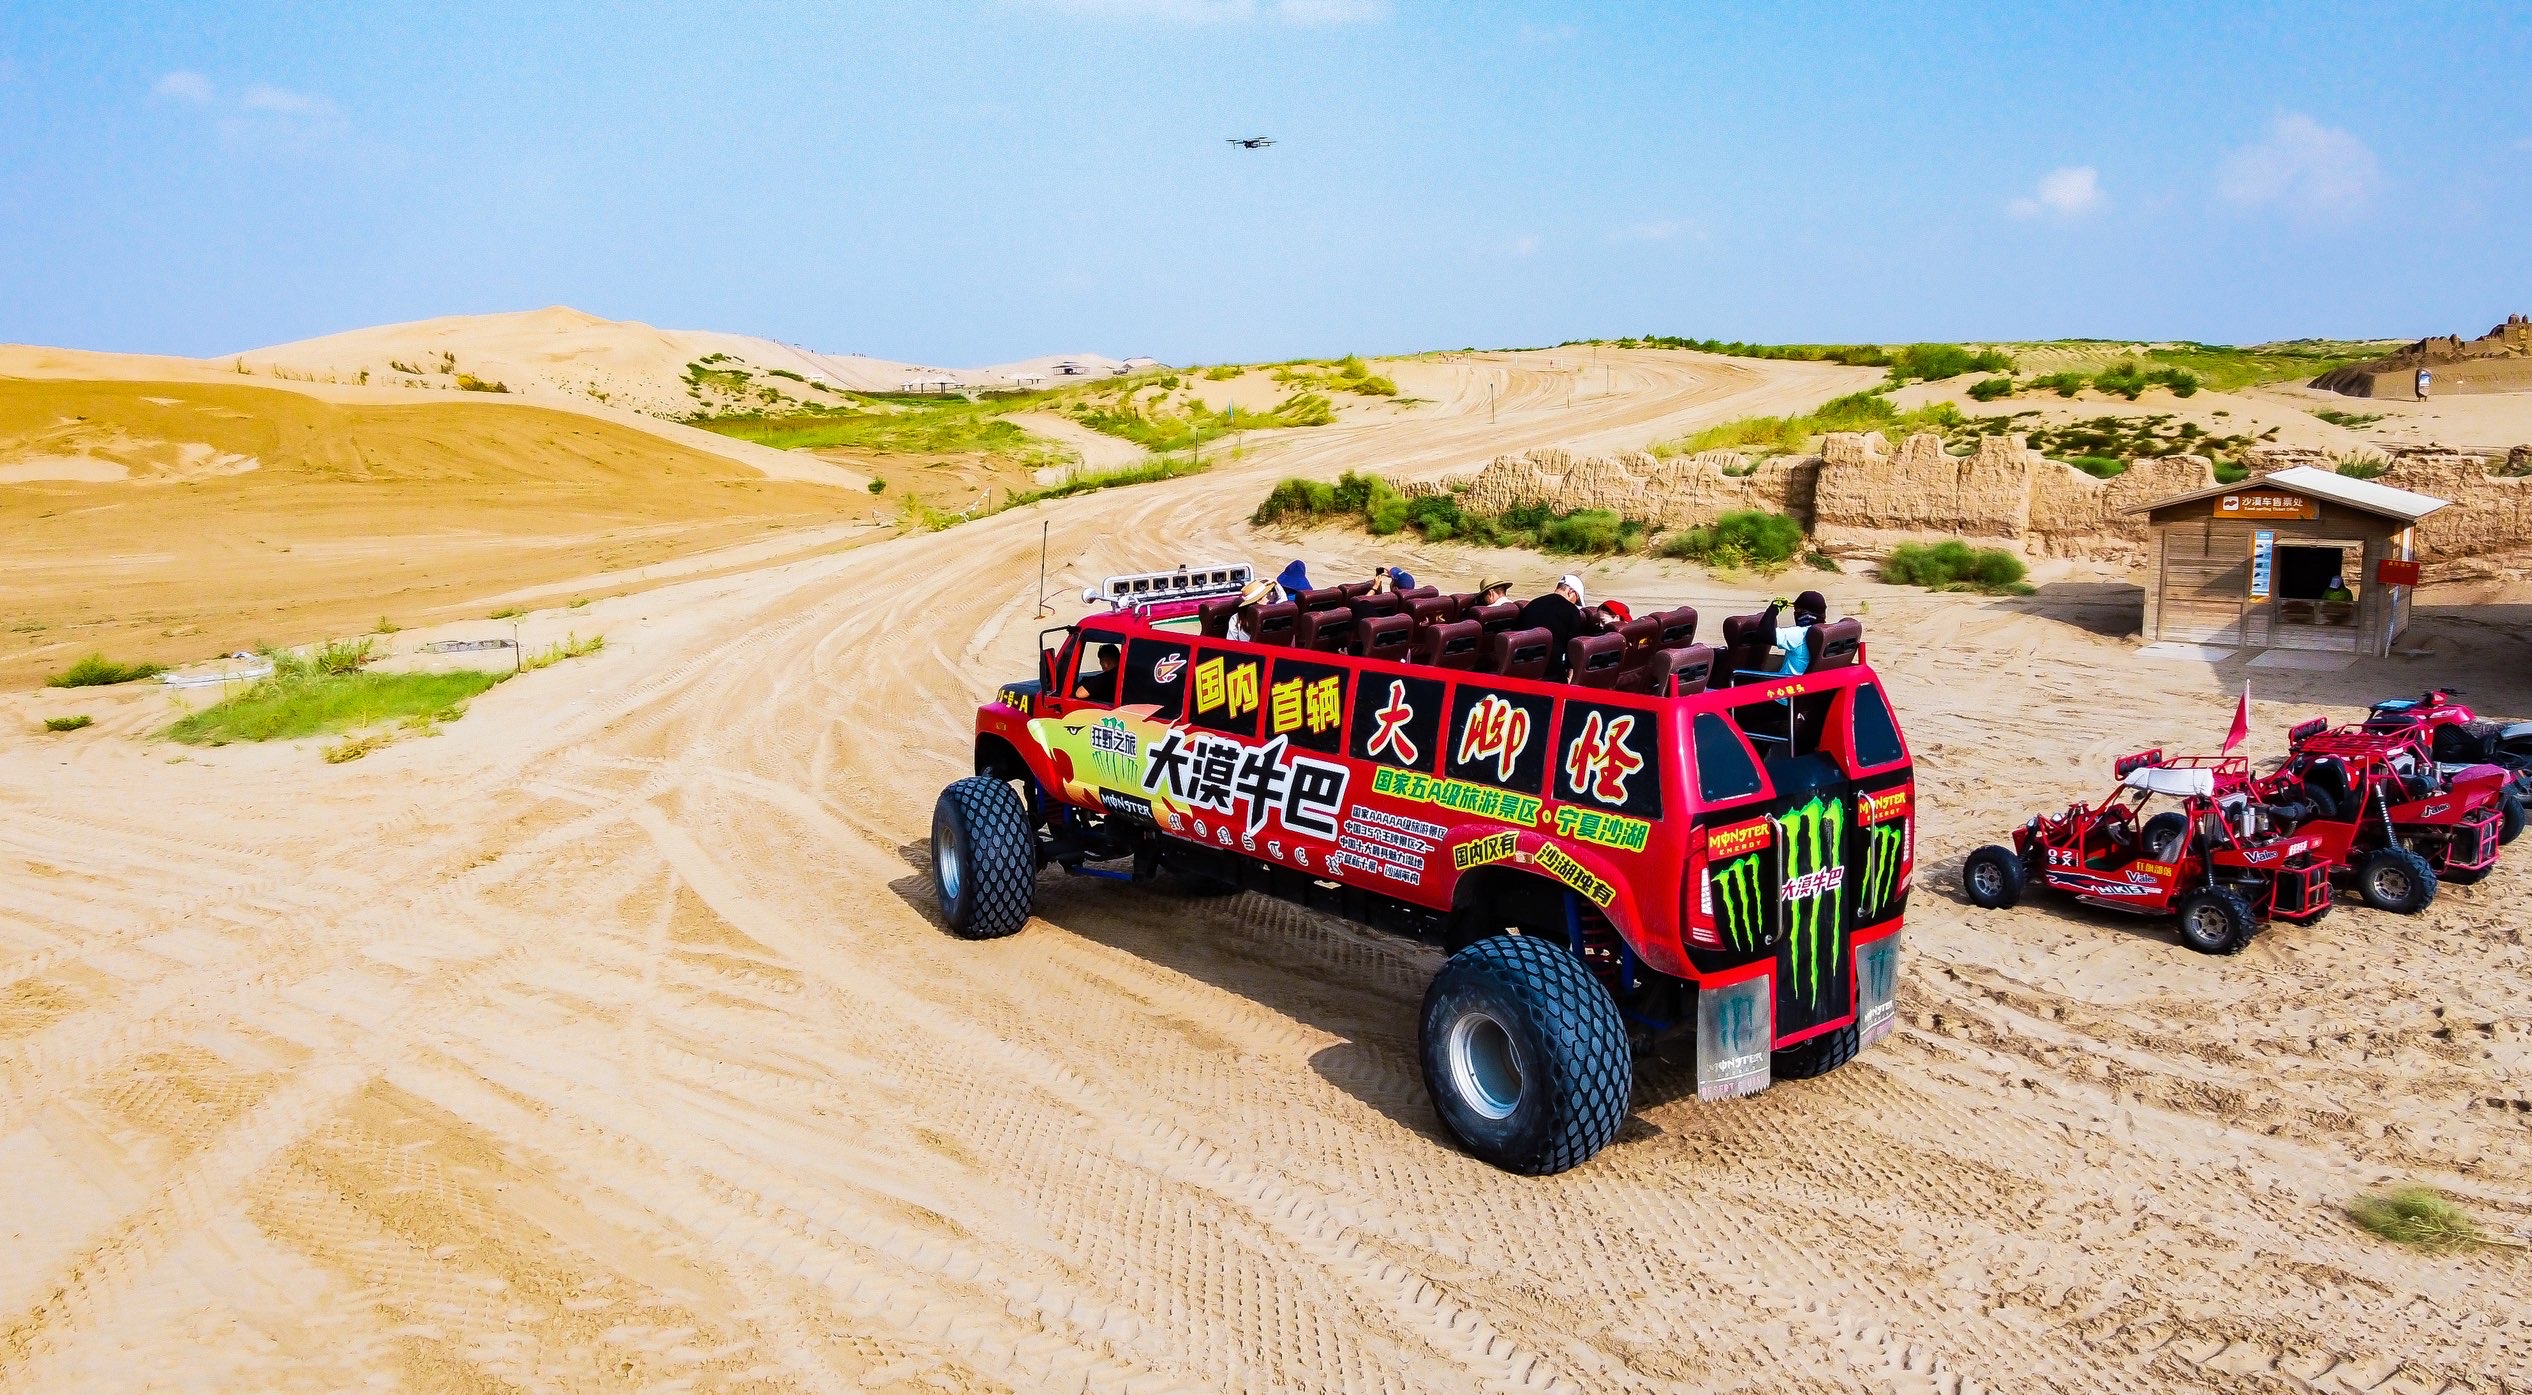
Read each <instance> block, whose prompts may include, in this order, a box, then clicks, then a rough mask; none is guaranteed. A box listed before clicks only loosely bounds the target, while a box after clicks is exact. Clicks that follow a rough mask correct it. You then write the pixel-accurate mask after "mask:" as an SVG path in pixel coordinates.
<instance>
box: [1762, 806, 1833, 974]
mask: <svg viewBox="0 0 2532 1395" xmlns="http://www.w3.org/2000/svg"><path fill="white" fill-rule="evenodd" d="M1776 828H1777V833H1778V836H1779V837H1780V838H1782V839H1783V840H1784V841H1783V842H1782V843H1781V844H1780V846H1781V847H1782V848H1783V849H1784V857H1785V881H1784V885H1783V886H1782V887H1781V888H1780V889H1779V892H1778V895H1779V896H1780V897H1781V898H1782V900H1783V901H1784V906H1785V939H1786V949H1787V955H1788V962H1787V965H1786V968H1787V970H1788V973H1789V976H1790V977H1791V978H1792V980H1793V982H1795V983H1796V984H1799V985H1800V986H1801V988H1802V996H1803V998H1804V999H1805V1000H1806V1001H1808V1002H1809V1003H1811V1004H1812V1005H1813V1006H1814V1007H1817V1006H1818V1005H1819V1002H1820V995H1821V992H1822V991H1823V989H1824V988H1826V987H1827V986H1828V984H1833V983H1835V982H1836V980H1837V972H1836V969H1835V968H1834V967H1833V966H1834V965H1836V964H1837V963H1838V962H1839V956H1840V955H1841V954H1842V953H1843V952H1844V950H1845V947H1846V946H1845V931H1844V914H1843V913H1844V911H1845V909H1846V801H1844V800H1842V799H1827V800H1824V799H1821V798H1820V797H1819V796H1817V795H1814V796H1812V799H1811V802H1810V803H1808V804H1805V805H1803V806H1802V807H1801V808H1799V809H1796V810H1794V811H1793V812H1792V813H1790V814H1787V815H1785V816H1784V817H1783V818H1781V819H1778V820H1777V821H1776ZM1823 970H1827V973H1826V978H1827V981H1828V982H1827V983H1823V982H1822V978H1823V973H1822V971H1823Z"/></svg>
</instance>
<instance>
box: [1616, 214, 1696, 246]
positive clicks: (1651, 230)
mask: <svg viewBox="0 0 2532 1395" xmlns="http://www.w3.org/2000/svg"><path fill="white" fill-rule="evenodd" d="M1704 234H1705V229H1704V228H1702V227H1700V226H1698V225H1697V224H1695V223H1693V222H1690V221H1689V220H1688V219H1685V218H1663V219H1658V220H1655V221H1652V222H1646V223H1629V224H1627V225H1626V226H1625V227H1622V228H1618V229H1616V230H1614V231H1612V232H1611V233H1610V234H1609V240H1610V241H1611V242H1674V241H1677V240H1678V239H1680V238H1683V237H1702V236H1704Z"/></svg>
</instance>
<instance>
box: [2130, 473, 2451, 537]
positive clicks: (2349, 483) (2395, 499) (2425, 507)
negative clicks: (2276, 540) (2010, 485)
mask: <svg viewBox="0 0 2532 1395" xmlns="http://www.w3.org/2000/svg"><path fill="white" fill-rule="evenodd" d="M2269 487H2274V488H2278V489H2284V490H2288V491H2291V492H2293V493H2296V494H2309V495H2312V496H2314V497H2316V498H2321V499H2327V500H2329V501H2331V502H2332V503H2337V504H2345V505H2347V506H2348V507H2349V508H2351V509H2361V510H2363V511H2364V512H2366V513H2370V514H2379V515H2381V516H2382V517H2384V518H2396V519H2399V520H2401V521H2402V522H2404V523H2415V522H2417V521H2418V520H2419V519H2421V518H2424V517H2426V516H2427V515H2428V514H2431V513H2433V512H2435V511H2436V510H2437V509H2440V508H2443V507H2444V506H2445V505H2447V504H2450V503H2451V502H2453V501H2452V500H2450V499H2438V498H2436V497H2435V496H2434V495H2431V494H2416V493H2412V492H2410V491H2409V490H2406V489H2394V488H2392V487H2391V486H2390V485H2387V484H2376V483H2375V482H2374V481H2372V480H2360V479H2354V478H2351V477H2349V476H2347V475H2342V474H2338V473H2335V472H2333V471H2330V470H2319V469H2315V468H2313V467H2312V466H2310V465H2293V466H2289V467H2287V468H2286V469H2283V470H2272V471H2270V472H2268V473H2267V474H2264V475H2253V476H2252V477H2251V478H2249V479H2246V480H2243V481H2241V482H2240V483H2238V484H2219V485H2216V486H2214V487H2213V488H2209V489H2193V490H2191V491H2190V492H2188V493H2186V494H2175V495H2173V496H2172V497H2170V498H2168V499H2156V500H2153V501H2152V502H2150V503H2143V504H2136V505H2132V506H2130V507H2128V508H2126V509H2123V510H2121V512H2123V513H2151V512H2153V511H2154V510H2156V509H2163V508H2169V507H2171V506H2172V505H2174V504H2187V503H2191V502H2194V501H2196V500H2199V499H2212V498H2214V497H2216V496H2217V495H2219V494H2239V493H2241V492H2242V491H2244V490H2248V489H2262V488H2269Z"/></svg>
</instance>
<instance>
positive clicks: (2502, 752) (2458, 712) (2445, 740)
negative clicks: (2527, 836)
mask: <svg viewBox="0 0 2532 1395" xmlns="http://www.w3.org/2000/svg"><path fill="white" fill-rule="evenodd" d="M2460 696H2461V690H2460V689H2458V688H2431V689H2429V690H2428V691H2427V692H2425V693H2424V694H2422V695H2420V696H2418V697H2414V698H2385V699H2384V700H2383V701H2381V702H2378V703H2375V704H2374V706H2373V708H2372V710H2371V711H2369V712H2367V713H2366V714H2365V729H2366V730H2367V731H2391V732H2399V731H2410V730H2419V731H2422V732H2424V734H2425V736H2426V740H2427V754H2429V755H2431V756H2433V757H2434V758H2435V766H2436V770H2437V771H2438V772H2439V773H2441V774H2443V775H2445V776H2448V777H2450V776H2458V775H2461V774H2463V773H2465V769H2466V767H2469V766H2474V765H2494V766H2499V767H2501V768H2503V769H2504V770H2505V772H2506V800H2505V804H2506V807H2504V808H2501V809H2499V810H2498V823H2497V841H2498V842H2500V843H2511V842H2513V841H2514V840H2515V839H2516V838H2517V837H2518V836H2520V835H2521V834H2522V832H2523V821H2524V810H2525V808H2526V807H2527V806H2532V722H2483V721H2481V720H2479V716H2478V714H2477V713H2474V712H2472V711H2471V710H2470V709H2469V708H2467V707H2464V706H2463V705H2462V704H2460V703H2458V702H2455V701H2454V699H2455V698H2458V697H2460Z"/></svg>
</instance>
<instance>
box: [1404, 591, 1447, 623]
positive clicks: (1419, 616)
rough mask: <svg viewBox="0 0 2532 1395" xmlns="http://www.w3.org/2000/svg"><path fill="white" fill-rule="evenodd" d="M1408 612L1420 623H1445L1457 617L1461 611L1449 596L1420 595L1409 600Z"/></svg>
mask: <svg viewBox="0 0 2532 1395" xmlns="http://www.w3.org/2000/svg"><path fill="white" fill-rule="evenodd" d="M1407 614H1409V615H1411V616H1413V617H1414V618H1415V622H1416V623H1417V624H1419V625H1444V624H1448V623H1450V622H1451V621H1452V620H1453V619H1455V618H1457V616H1458V615H1459V612H1458V611H1457V610H1456V609H1454V608H1453V607H1452V605H1451V598H1450V597H1448V596H1418V597H1416V598H1415V599H1414V600H1411V601H1409V602H1407Z"/></svg>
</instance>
